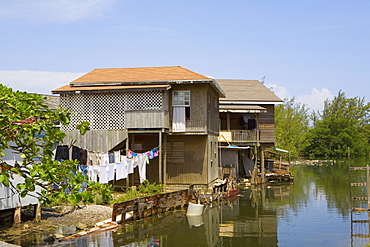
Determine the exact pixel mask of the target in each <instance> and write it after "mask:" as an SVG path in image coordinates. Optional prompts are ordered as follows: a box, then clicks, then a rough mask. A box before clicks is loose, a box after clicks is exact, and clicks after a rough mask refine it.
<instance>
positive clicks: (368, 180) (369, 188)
mask: <svg viewBox="0 0 370 247" xmlns="http://www.w3.org/2000/svg"><path fill="white" fill-rule="evenodd" d="M366 183H367V208H368V209H370V167H369V165H367V166H366Z"/></svg>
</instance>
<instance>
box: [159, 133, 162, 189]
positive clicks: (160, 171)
mask: <svg viewBox="0 0 370 247" xmlns="http://www.w3.org/2000/svg"><path fill="white" fill-rule="evenodd" d="M158 143H159V146H158V150H159V155H158V156H159V157H158V158H159V162H158V176H159V177H158V179H159V183H160V184H162V183H163V180H162V131H159V140H158Z"/></svg>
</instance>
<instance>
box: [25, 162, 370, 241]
mask: <svg viewBox="0 0 370 247" xmlns="http://www.w3.org/2000/svg"><path fill="white" fill-rule="evenodd" d="M366 162H367V160H351V163H350V166H361V167H363V166H366V165H367V163H366ZM348 166H349V162H348V161H347V160H344V161H335V162H333V161H330V162H322V161H320V162H316V163H315V164H314V165H293V167H292V174H293V175H294V182H292V183H283V184H281V183H280V184H269V185H261V186H254V187H245V188H244V189H242V190H241V195H240V196H238V197H233V198H231V200H229V201H224V202H222V203H218V204H215V205H213V206H212V207H207V208H206V210H205V212H204V213H203V215H202V216H200V217H195V218H194V217H193V218H190V217H187V216H186V209H184V210H175V211H171V212H167V213H165V214H162V215H156V216H152V217H148V218H145V219H143V220H140V221H134V222H133V221H131V222H126V223H125V224H123V227H122V228H119V229H118V230H116V231H108V232H104V233H99V234H92V235H90V236H87V237H84V238H80V239H78V240H75V241H73V242H68V243H58V244H54V246H91V247H92V246H94V247H95V246H101V247H103V246H104V247H110V246H112V247H113V246H130V247H131V246H132V247H134V246H135V247H136V246H140V247H141V246H143V247H144V246H145V247H147V246H163V247H164V246H167V247H172V246H173V247H181V246H184V247H192V246H194V247H196V246H201V247H202V246H215V247H218V246H220V247H222V246H225V247H226V246H229V247H239V246H261V247H262V246H294V247H295V246H326V247H330V246H335V247H338V246H356V247H357V246H364V245H366V244H367V243H368V242H369V241H370V238H369V227H368V226H369V223H368V222H366V223H353V222H354V220H369V215H368V213H367V212H359V213H352V212H351V210H350V209H351V208H352V207H357V208H367V202H366V201H360V200H356V201H353V202H351V200H350V198H351V196H350V195H352V197H354V196H357V197H360V196H362V197H364V196H367V191H366V187H352V189H350V181H351V182H357V183H360V182H366V171H351V175H350V176H349V170H348ZM25 246H26V245H25Z"/></svg>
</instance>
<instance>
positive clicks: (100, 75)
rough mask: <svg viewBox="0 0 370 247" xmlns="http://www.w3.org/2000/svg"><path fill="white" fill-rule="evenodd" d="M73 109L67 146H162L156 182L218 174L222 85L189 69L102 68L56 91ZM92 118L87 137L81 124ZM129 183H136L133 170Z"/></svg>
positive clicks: (152, 178) (204, 180)
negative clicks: (80, 131)
mask: <svg viewBox="0 0 370 247" xmlns="http://www.w3.org/2000/svg"><path fill="white" fill-rule="evenodd" d="M53 93H54V94H59V95H60V101H61V105H62V107H64V108H69V109H70V110H71V113H72V114H71V121H70V124H69V125H67V126H62V127H61V129H62V131H63V132H65V133H66V134H67V137H66V138H65V139H64V143H63V144H66V145H71V144H72V143H73V145H76V146H79V147H81V148H85V149H87V150H92V151H96V152H110V151H117V150H126V151H128V150H131V151H133V152H143V151H147V150H151V149H152V148H155V147H158V149H159V157H158V159H153V161H151V162H150V164H149V165H148V166H147V171H146V173H147V179H148V180H149V182H151V183H153V182H156V183H161V184H164V185H165V186H166V187H167V188H174V189H177V188H180V187H184V186H188V185H189V184H195V185H201V186H209V185H210V184H211V183H212V181H214V180H216V179H217V178H218V149H217V148H218V134H219V123H220V122H219V115H218V112H219V97H225V94H224V92H223V90H222V89H221V87H220V86H219V85H218V84H217V82H216V81H215V80H214V79H212V78H210V77H207V76H204V75H201V74H198V73H195V72H193V71H190V70H188V69H185V68H183V67H179V66H175V67H147V68H113V69H94V70H92V71H91V72H89V73H87V74H85V75H83V76H81V77H80V78H77V79H76V80H74V81H72V82H70V84H69V85H66V86H63V87H61V88H58V89H55V90H53ZM81 121H87V122H89V123H90V131H88V132H87V133H86V134H85V135H83V136H81V135H80V134H79V131H78V130H76V125H77V124H78V123H79V122H81ZM126 180H127V181H126V182H127V183H128V182H129V183H130V185H136V184H137V183H138V181H139V178H138V176H137V175H135V174H131V175H130V177H129V178H128V179H126Z"/></svg>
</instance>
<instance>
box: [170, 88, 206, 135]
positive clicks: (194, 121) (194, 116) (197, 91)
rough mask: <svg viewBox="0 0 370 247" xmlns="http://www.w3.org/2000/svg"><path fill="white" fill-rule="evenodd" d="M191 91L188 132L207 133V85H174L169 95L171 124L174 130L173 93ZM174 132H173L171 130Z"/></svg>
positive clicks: (187, 123)
mask: <svg viewBox="0 0 370 247" xmlns="http://www.w3.org/2000/svg"><path fill="white" fill-rule="evenodd" d="M177 90H187V91H190V120H188V121H186V132H194V131H195V132H199V131H202V132H205V131H206V126H207V123H206V121H207V105H206V92H207V85H206V84H189V85H186V84H184V85H173V86H172V88H171V91H170V95H169V102H170V124H171V128H172V114H173V113H172V92H173V91H177ZM171 131H172V130H171Z"/></svg>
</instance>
